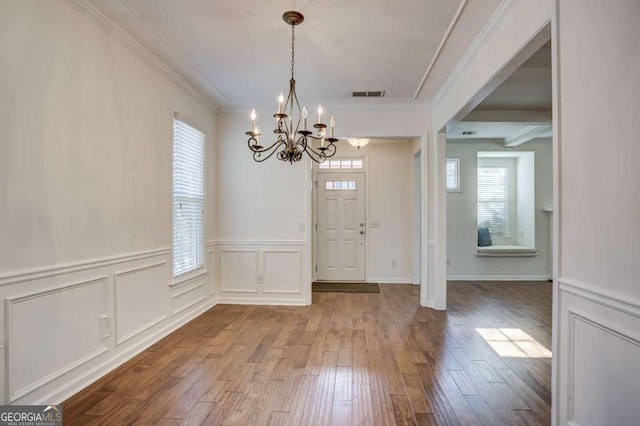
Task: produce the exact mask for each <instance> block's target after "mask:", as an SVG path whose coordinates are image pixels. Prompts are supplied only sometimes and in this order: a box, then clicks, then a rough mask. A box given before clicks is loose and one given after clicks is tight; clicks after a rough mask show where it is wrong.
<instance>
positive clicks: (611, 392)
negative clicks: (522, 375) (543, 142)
mask: <svg viewBox="0 0 640 426" xmlns="http://www.w3.org/2000/svg"><path fill="white" fill-rule="evenodd" d="M638 16H640V3H639V2H637V1H636V0H621V1H617V2H615V3H612V4H605V3H603V2H601V1H597V0H586V1H584V0H580V1H577V0H568V1H564V0H563V1H559V2H558V21H557V34H558V37H557V40H558V43H557V46H556V49H557V52H558V55H559V56H558V57H559V62H558V77H559V81H558V92H559V104H558V105H557V106H556V107H554V109H557V112H558V115H559V117H560V123H559V126H558V127H557V129H556V131H557V136H558V139H559V157H560V165H559V176H558V178H559V183H560V194H559V200H558V201H559V213H560V216H559V231H560V235H559V259H558V284H559V296H558V300H557V302H558V305H557V313H558V320H559V323H558V332H557V339H558V345H557V346H558V347H557V350H556V353H554V356H557V357H558V359H559V371H560V372H559V374H558V382H559V383H558V385H559V386H558V388H557V389H556V398H557V400H558V401H559V411H558V416H559V423H562V424H564V422H565V421H573V422H574V424H576V425H580V426H588V425H596V424H605V423H606V424H635V423H637V421H638V418H640V406H639V405H638V404H637V397H636V396H635V395H638V393H640V356H639V352H640V351H639V347H640V287H639V286H638V277H639V276H640V243H639V241H640V221H639V220H638V218H640V168H638V158H639V157H640V145H639V144H638V137H637V117H638V114H640V85H639V84H637V82H638V75H640V50H639V47H640V32H639V31H638V25H637V18H638ZM607 29H615V30H607Z"/></svg>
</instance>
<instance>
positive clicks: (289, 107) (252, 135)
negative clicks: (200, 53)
mask: <svg viewBox="0 0 640 426" xmlns="http://www.w3.org/2000/svg"><path fill="white" fill-rule="evenodd" d="M282 19H284V21H285V22H286V23H287V24H289V25H291V79H290V80H289V94H288V95H287V98H286V100H285V98H284V95H283V94H282V93H280V96H279V98H278V112H276V113H275V114H273V117H274V118H275V119H276V128H275V129H274V130H273V133H275V134H276V135H277V140H276V141H275V142H274V143H273V144H272V145H271V146H268V147H265V146H262V145H260V131H259V130H258V128H257V127H256V110H255V109H254V110H252V111H251V131H250V132H246V134H247V135H249V139H248V140H247V144H248V145H249V149H250V150H251V151H252V152H253V160H254V161H257V162H262V161H265V160H267V159H269V158H270V157H271V156H272V155H274V154H276V157H277V158H278V159H279V160H282V161H288V162H289V163H291V164H293V163H294V162H296V161H300V160H301V159H302V158H303V157H302V154H303V153H306V154H307V155H308V156H309V158H311V159H312V160H313V161H315V162H316V163H323V162H324V161H325V160H326V159H327V158H330V157H333V156H334V155H335V153H336V146H335V145H334V143H335V142H337V141H338V139H336V138H334V137H333V132H334V127H335V119H334V118H333V117H331V119H330V120H329V137H326V129H327V125H326V124H324V123H323V122H322V113H323V111H322V106H321V105H320V106H318V122H317V123H316V124H314V125H313V128H314V129H315V135H314V131H311V130H309V129H308V127H307V108H306V107H303V108H302V110H301V109H300V103H299V102H298V95H296V80H295V78H294V65H295V41H296V37H295V28H296V25H298V24H301V23H302V21H304V16H303V15H302V13H300V12H296V11H294V10H290V11H288V12H285V13H284V14H283V15H282ZM301 124H302V127H301ZM314 140H315V141H319V146H318V147H317V148H316V149H314V148H313V147H312V142H313V141H314Z"/></svg>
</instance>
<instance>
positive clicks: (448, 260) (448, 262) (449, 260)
mask: <svg viewBox="0 0 640 426" xmlns="http://www.w3.org/2000/svg"><path fill="white" fill-rule="evenodd" d="M447 266H451V259H449V258H447Z"/></svg>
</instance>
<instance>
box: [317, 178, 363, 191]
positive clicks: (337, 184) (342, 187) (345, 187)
mask: <svg viewBox="0 0 640 426" xmlns="http://www.w3.org/2000/svg"><path fill="white" fill-rule="evenodd" d="M324 189H325V190H326V191H355V190H356V181H354V180H337V181H327V182H325V184H324Z"/></svg>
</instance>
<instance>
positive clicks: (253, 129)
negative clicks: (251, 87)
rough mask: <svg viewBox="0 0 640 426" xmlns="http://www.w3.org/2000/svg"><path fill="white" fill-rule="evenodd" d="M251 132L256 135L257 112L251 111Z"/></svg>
mask: <svg viewBox="0 0 640 426" xmlns="http://www.w3.org/2000/svg"><path fill="white" fill-rule="evenodd" d="M251 132H253V133H256V110H255V108H254V109H252V110H251Z"/></svg>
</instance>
